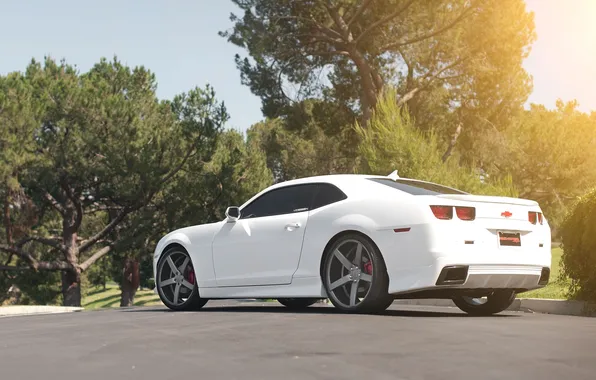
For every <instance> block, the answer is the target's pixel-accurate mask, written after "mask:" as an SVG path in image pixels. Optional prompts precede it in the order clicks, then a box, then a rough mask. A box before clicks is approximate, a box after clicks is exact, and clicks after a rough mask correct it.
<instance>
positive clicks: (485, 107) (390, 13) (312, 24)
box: [220, 0, 535, 128]
mask: <svg viewBox="0 0 596 380" xmlns="http://www.w3.org/2000/svg"><path fill="white" fill-rule="evenodd" d="M232 1H233V2H234V3H235V4H236V5H237V6H238V7H239V8H240V10H241V12H242V14H241V15H240V16H238V15H235V14H232V15H231V18H230V19H231V21H232V22H233V24H234V25H233V28H232V29H231V30H228V31H225V32H220V35H221V36H223V37H226V38H227V39H228V41H229V42H231V43H233V44H235V45H237V46H239V47H242V48H244V49H246V51H247V52H248V54H249V56H250V58H251V59H249V58H248V57H247V58H244V59H243V58H241V57H240V56H238V55H237V56H236V64H237V66H238V68H239V70H240V72H241V77H242V81H243V83H244V84H246V85H248V86H249V87H250V88H251V90H252V92H253V93H254V94H256V95H257V96H259V97H260V98H261V99H262V103H263V108H262V109H263V112H264V114H265V116H267V117H271V118H275V117H277V116H280V115H284V114H285V113H286V112H287V111H288V107H289V106H290V105H291V104H292V103H293V100H295V99H297V100H303V99H304V98H306V97H326V98H328V99H330V100H333V101H336V102H340V103H341V104H345V105H346V106H349V107H351V108H352V109H355V110H359V111H360V113H361V116H362V121H363V125H365V123H366V121H367V120H368V119H369V117H370V115H371V112H372V110H373V109H374V107H375V105H376V103H377V98H378V96H379V95H380V94H381V93H382V91H383V89H384V87H385V86H386V85H388V84H391V85H392V86H395V87H396V88H397V89H398V91H399V98H398V101H399V102H400V103H402V104H403V103H407V102H409V101H411V100H412V99H418V101H417V102H415V104H412V105H410V110H411V111H412V112H413V115H414V116H415V117H416V118H417V119H418V118H419V116H420V117H422V118H424V117H425V116H427V114H428V113H427V112H425V111H428V106H426V107H425V104H426V102H425V100H423V99H426V98H432V101H433V102H434V103H433V104H435V105H440V106H442V107H443V108H445V109H446V110H447V111H449V112H451V113H454V112H455V110H457V109H459V108H463V109H464V110H466V112H464V114H463V115H458V114H457V113H455V115H456V116H458V120H456V122H455V125H457V124H458V123H460V122H466V123H468V124H470V126H471V127H472V128H474V127H477V126H478V125H481V124H480V123H479V118H480V120H482V119H490V121H491V122H493V123H494V122H495V120H497V118H498V117H499V116H501V117H502V116H503V115H505V116H507V115H509V113H510V110H517V109H519V108H520V107H521V105H522V104H523V103H524V102H525V100H526V98H527V96H528V94H529V91H530V79H529V77H528V75H527V74H526V72H525V71H524V69H523V68H522V61H523V59H524V57H525V56H526V55H527V53H528V46H529V44H530V43H531V42H532V41H533V39H534V37H535V36H534V24H533V15H532V14H530V13H528V12H526V10H525V4H524V1H523V0H418V1H414V0H279V1H269V0H232ZM436 91H439V93H436ZM422 94H424V95H422ZM430 94H435V95H432V96H431V95H430ZM438 94H440V95H438ZM418 109H420V110H421V111H420V113H418V112H417V110H418ZM469 110H476V111H475V112H473V113H472V114H471V115H470V112H469ZM428 120H429V119H428V118H427V121H428ZM418 124H420V125H419V126H420V127H424V126H425V123H424V122H422V123H418Z"/></svg>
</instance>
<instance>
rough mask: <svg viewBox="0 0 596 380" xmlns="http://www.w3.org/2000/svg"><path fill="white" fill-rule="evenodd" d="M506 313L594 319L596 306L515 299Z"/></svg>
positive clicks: (432, 302)
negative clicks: (514, 312) (519, 312)
mask: <svg viewBox="0 0 596 380" xmlns="http://www.w3.org/2000/svg"><path fill="white" fill-rule="evenodd" d="M394 304H398V305H400V304H401V305H419V306H441V307H457V306H455V304H454V303H453V301H451V300H449V299H412V300H399V299H398V300H395V301H394ZM507 310H508V311H522V312H527V313H542V314H556V315H572V316H579V317H596V305H595V304H590V303H587V302H583V301H568V300H557V299H544V298H517V299H516V300H515V301H513V304H511V306H509V308H507Z"/></svg>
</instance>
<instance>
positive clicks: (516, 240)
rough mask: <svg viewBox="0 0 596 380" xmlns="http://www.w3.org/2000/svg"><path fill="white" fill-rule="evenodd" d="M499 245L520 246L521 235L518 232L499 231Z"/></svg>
mask: <svg viewBox="0 0 596 380" xmlns="http://www.w3.org/2000/svg"><path fill="white" fill-rule="evenodd" d="M499 245H502V246H505V247H520V246H521V236H520V233H519V232H499Z"/></svg>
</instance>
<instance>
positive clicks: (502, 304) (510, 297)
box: [453, 290, 516, 316]
mask: <svg viewBox="0 0 596 380" xmlns="http://www.w3.org/2000/svg"><path fill="white" fill-rule="evenodd" d="M515 297H516V293H515V292H514V291H508V290H501V291H495V292H493V293H492V294H490V295H488V296H487V297H486V302H484V303H476V302H473V301H472V300H471V299H469V298H467V297H454V298H453V303H454V304H455V306H457V307H458V308H459V309H460V310H461V311H463V312H466V313H468V314H470V315H475V316H488V315H492V314H497V313H500V312H502V311H504V310H506V309H507V308H508V307H509V306H511V304H512V303H513V301H515Z"/></svg>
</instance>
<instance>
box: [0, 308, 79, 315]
mask: <svg viewBox="0 0 596 380" xmlns="http://www.w3.org/2000/svg"><path fill="white" fill-rule="evenodd" d="M82 310H83V308H82V307H65V306H2V307H0V318H2V317H17V316H23V315H40V314H62V313H72V312H77V311H82Z"/></svg>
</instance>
